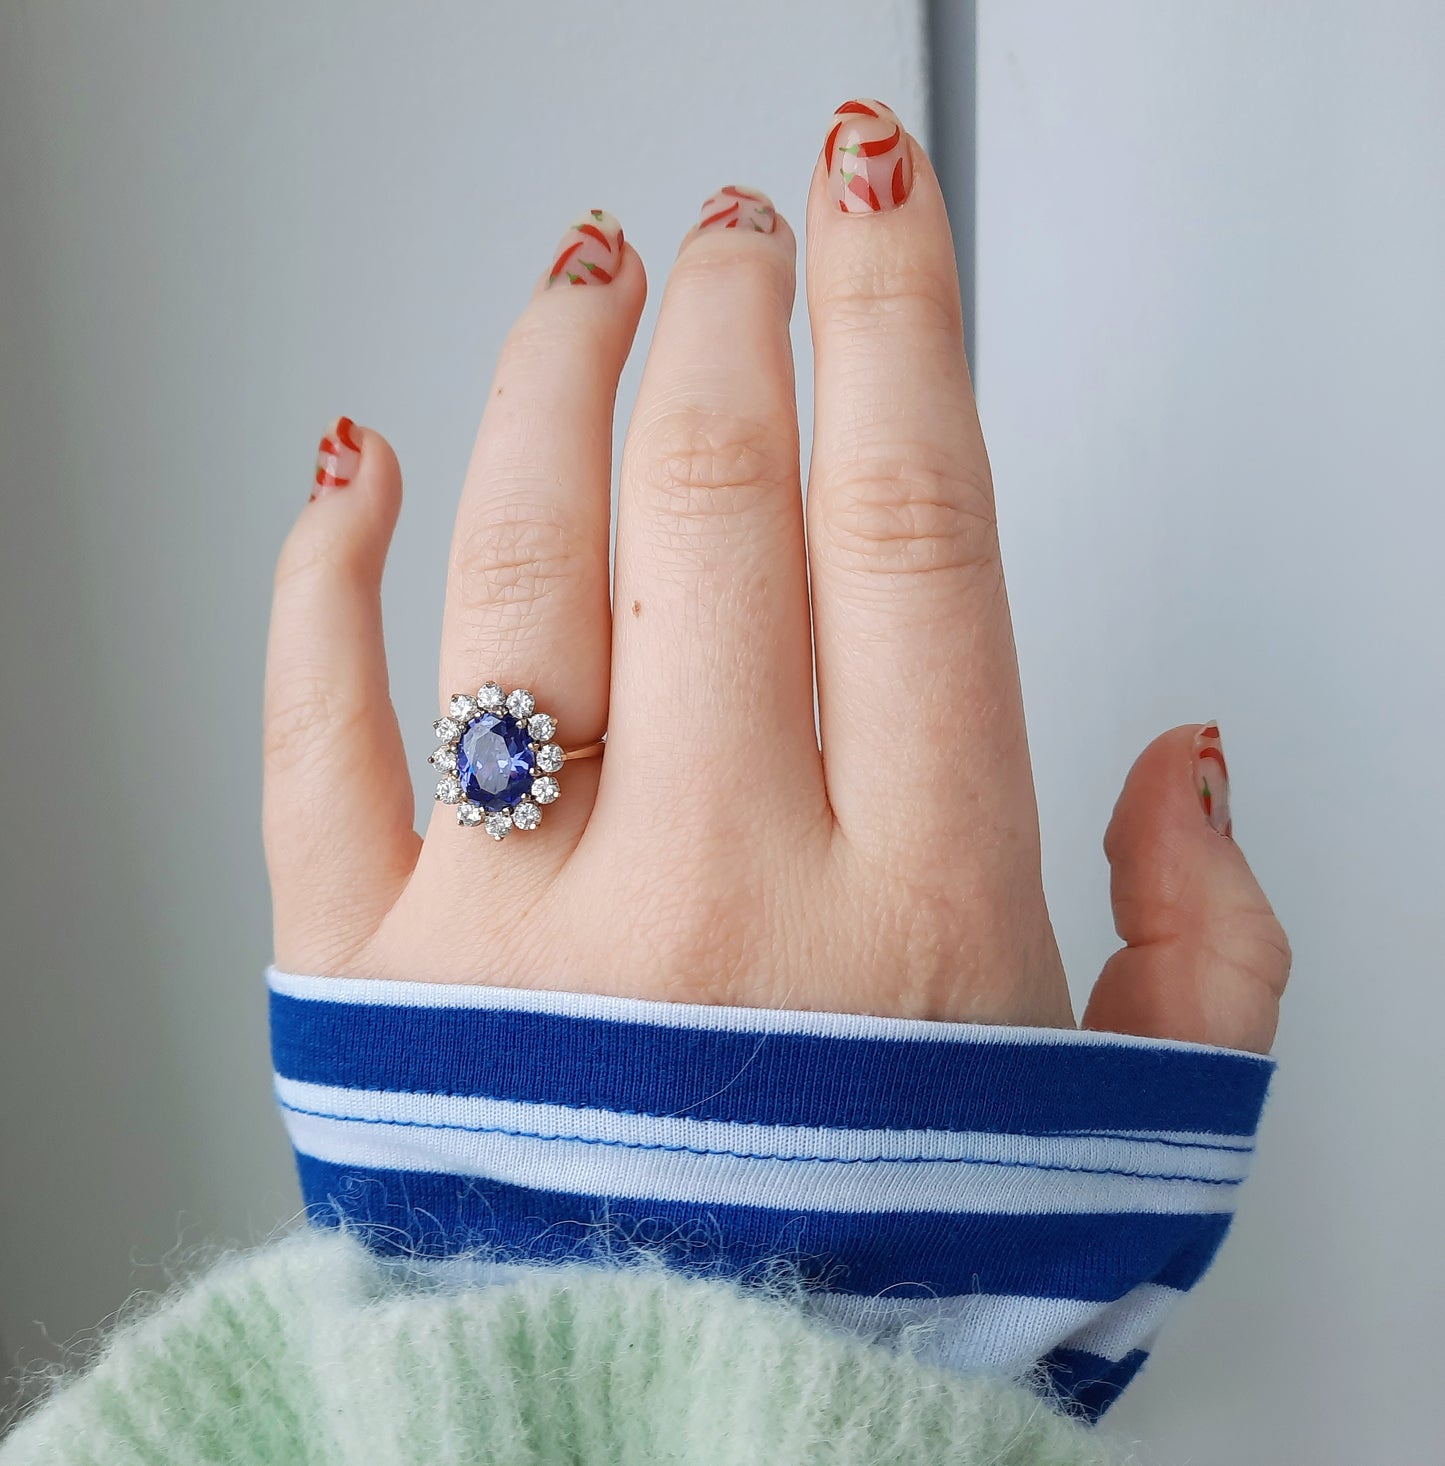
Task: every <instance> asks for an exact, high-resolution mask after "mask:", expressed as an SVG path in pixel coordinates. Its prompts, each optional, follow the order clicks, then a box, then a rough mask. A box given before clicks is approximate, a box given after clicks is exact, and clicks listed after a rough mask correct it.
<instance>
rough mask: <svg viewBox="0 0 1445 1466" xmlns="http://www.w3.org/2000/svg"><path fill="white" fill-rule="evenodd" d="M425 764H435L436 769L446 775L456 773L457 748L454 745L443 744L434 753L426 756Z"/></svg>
mask: <svg viewBox="0 0 1445 1466" xmlns="http://www.w3.org/2000/svg"><path fill="white" fill-rule="evenodd" d="M427 762H428V763H429V764H435V765H436V767H437V768H439V769H441V770H443V771H444V772H446V773H448V774H454V773H456V771H457V747H456V744H454V743H443V744H442V746H441V747H440V748H438V749H436V750H435V751H434V752H432V753H429V754H428V755H427Z"/></svg>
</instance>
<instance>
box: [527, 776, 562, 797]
mask: <svg viewBox="0 0 1445 1466" xmlns="http://www.w3.org/2000/svg"><path fill="white" fill-rule="evenodd" d="M561 792H562V790H561V788H560V787H559V786H558V784H557V781H556V780H555V779H554V778H552V777H551V776H550V775H543V777H542V778H540V779H533V780H532V798H533V799H535V800H536V801H537V803H538V804H551V802H552V801H553V800H554V799H555V798H556V797H557V796H558V795H559V794H560V793H561Z"/></svg>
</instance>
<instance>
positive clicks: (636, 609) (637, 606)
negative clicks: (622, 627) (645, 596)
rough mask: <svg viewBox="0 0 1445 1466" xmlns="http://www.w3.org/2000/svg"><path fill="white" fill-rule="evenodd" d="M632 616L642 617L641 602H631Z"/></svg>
mask: <svg viewBox="0 0 1445 1466" xmlns="http://www.w3.org/2000/svg"><path fill="white" fill-rule="evenodd" d="M632 614H633V615H634V616H640V615H642V602H641V601H633V603H632Z"/></svg>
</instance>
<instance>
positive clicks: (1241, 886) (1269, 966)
mask: <svg viewBox="0 0 1445 1466" xmlns="http://www.w3.org/2000/svg"><path fill="white" fill-rule="evenodd" d="M1104 853H1105V855H1107V856H1108V858H1109V867H1110V873H1111V897H1112V900H1113V905H1114V926H1115V929H1116V930H1117V931H1118V933H1119V935H1120V936H1121V937H1122V938H1123V939H1124V943H1125V945H1124V947H1123V949H1122V950H1121V951H1118V952H1115V953H1114V955H1113V956H1112V957H1111V958H1109V960H1108V961H1107V962H1106V963H1105V964H1104V971H1103V973H1102V975H1101V976H1100V978H1099V981H1098V982H1097V983H1096V984H1095V985H1094V991H1093V994H1092V996H1091V997H1090V999H1089V1006H1088V1009H1087V1010H1086V1011H1085V1013H1084V1027H1085V1028H1096V1029H1103V1030H1106V1031H1108V1032H1111V1033H1134V1034H1141V1035H1144V1036H1146V1037H1150V1038H1174V1039H1185V1040H1188V1041H1190V1042H1193V1043H1206V1044H1216V1045H1220V1046H1222V1047H1225V1048H1236V1049H1247V1050H1250V1051H1252V1052H1254V1053H1261V1054H1263V1053H1267V1052H1268V1051H1269V1046H1270V1044H1271V1043H1272V1042H1273V1041H1274V1031H1275V1026H1276V1023H1277V1021H1278V1018H1279V999H1280V995H1281V994H1282V993H1283V992H1284V985H1285V982H1286V980H1287V979H1288V977H1289V965H1290V950H1289V940H1288V938H1286V936H1285V934H1284V928H1283V927H1281V926H1280V924H1279V921H1278V920H1277V919H1276V917H1275V914H1274V911H1273V909H1272V908H1271V906H1270V904H1269V902H1268V900H1266V898H1265V895H1264V892H1263V891H1261V890H1260V888H1259V883H1258V882H1257V881H1256V880H1255V878H1254V873H1253V872H1252V871H1251V870H1250V868H1249V863H1248V862H1247V861H1246V860H1245V858H1244V854H1243V852H1242V851H1241V850H1240V848H1239V846H1238V845H1236V844H1235V843H1234V840H1233V838H1232V827H1231V822H1230V815H1229V777H1228V772H1227V770H1226V767H1225V762H1224V751H1223V747H1222V745H1221V742H1220V738H1219V728H1218V726H1217V725H1216V724H1213V723H1206V724H1202V725H1201V724H1194V723H1191V724H1186V725H1185V726H1184V727H1181V728H1172V729H1170V731H1169V732H1168V733H1164V734H1161V735H1160V736H1159V737H1158V738H1156V739H1155V740H1154V741H1153V743H1151V744H1150V745H1149V746H1148V748H1146V749H1145V750H1144V752H1143V753H1141V754H1140V755H1139V758H1138V760H1137V762H1136V763H1135V764H1134V767H1133V768H1132V769H1131V770H1130V771H1129V777H1128V778H1127V779H1126V780H1125V781H1124V792H1123V793H1122V794H1121V795H1120V796H1119V802H1118V804H1117V805H1115V807H1114V816H1113V818H1112V819H1111V820H1110V821H1109V829H1108V831H1107V833H1106V834H1105V836H1104Z"/></svg>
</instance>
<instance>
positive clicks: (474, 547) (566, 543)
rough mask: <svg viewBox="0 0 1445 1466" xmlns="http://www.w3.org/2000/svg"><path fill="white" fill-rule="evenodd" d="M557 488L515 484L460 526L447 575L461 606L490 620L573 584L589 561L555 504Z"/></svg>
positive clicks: (570, 522) (583, 543) (576, 530)
mask: <svg viewBox="0 0 1445 1466" xmlns="http://www.w3.org/2000/svg"><path fill="white" fill-rule="evenodd" d="M556 487H557V486H556V485H555V484H553V483H549V484H545V485H535V484H520V485H513V486H511V487H510V488H507V489H504V490H503V491H501V492H500V493H498V492H495V490H494V494H493V497H492V499H491V502H490V503H489V505H488V507H487V510H486V512H485V513H484V514H482V515H481V516H479V517H478V518H477V519H476V520H475V521H474V522H471V523H468V524H466V525H463V526H460V527H459V528H458V530H457V535H456V540H455V542H454V545H453V550H452V574H453V577H454V580H455V584H456V589H457V593H458V595H459V596H460V598H461V602H462V604H464V605H466V606H468V607H471V608H476V609H478V610H481V611H484V612H486V613H487V614H488V616H489V617H492V616H495V615H496V614H498V613H502V614H503V617H504V618H505V613H506V612H507V611H508V610H513V611H517V612H521V613H525V612H526V611H527V610H528V609H529V608H530V607H531V606H532V605H533V604H534V603H535V602H536V601H538V600H540V599H541V598H542V597H544V596H545V595H546V594H547V592H548V591H550V590H551V589H553V588H554V587H556V586H558V585H562V584H565V583H567V582H568V581H571V580H574V579H575V578H576V576H577V574H578V572H579V570H580V569H581V567H582V565H583V564H584V562H585V561H586V559H587V557H588V545H587V542H586V537H585V535H584V534H583V533H582V530H581V529H580V527H579V526H578V525H577V524H576V523H575V522H574V520H573V519H572V518H571V517H570V516H568V515H567V514H565V513H563V512H562V508H561V506H560V505H559V504H556V503H548V502H546V501H545V497H544V496H546V495H550V494H554V493H555V491H556Z"/></svg>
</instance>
